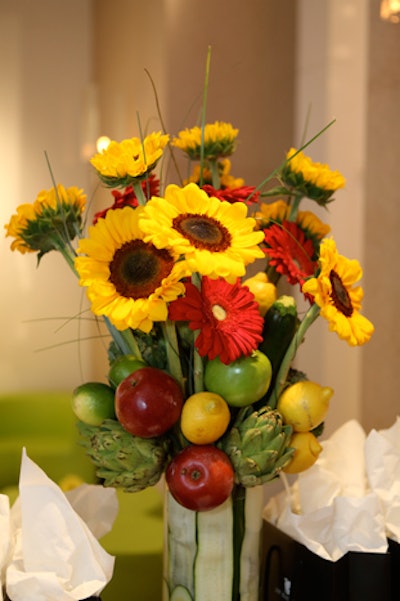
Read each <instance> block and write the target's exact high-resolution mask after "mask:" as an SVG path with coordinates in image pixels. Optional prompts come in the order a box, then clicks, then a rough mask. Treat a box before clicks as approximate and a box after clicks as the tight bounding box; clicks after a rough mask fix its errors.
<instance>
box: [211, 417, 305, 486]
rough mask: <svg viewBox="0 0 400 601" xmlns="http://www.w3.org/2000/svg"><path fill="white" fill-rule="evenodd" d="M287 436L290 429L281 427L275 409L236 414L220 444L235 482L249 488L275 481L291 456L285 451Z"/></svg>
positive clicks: (291, 451)
mask: <svg viewBox="0 0 400 601" xmlns="http://www.w3.org/2000/svg"><path fill="white" fill-rule="evenodd" d="M291 435H292V428H291V426H288V425H283V421H282V416H281V415H280V413H279V412H278V411H277V410H276V409H271V408H270V407H263V408H262V409H260V410H258V411H253V410H252V409H247V410H246V411H244V412H243V413H240V414H239V416H238V418H237V420H236V422H235V423H234V425H233V427H232V428H231V430H230V431H229V432H228V433H227V434H226V435H225V436H224V438H223V439H222V441H221V446H222V448H223V450H224V451H225V452H226V453H227V455H228V456H229V458H230V460H231V462H232V464H233V467H234V469H235V479H236V482H237V483H239V484H242V485H243V486H246V487H250V486H256V485H258V484H264V483H265V482H268V481H269V480H272V479H273V478H275V477H277V476H278V475H279V473H280V471H281V470H282V468H283V467H284V466H285V465H286V464H287V463H289V461H290V460H291V458H292V455H293V453H294V449H292V448H290V447H289V442H290V438H291Z"/></svg>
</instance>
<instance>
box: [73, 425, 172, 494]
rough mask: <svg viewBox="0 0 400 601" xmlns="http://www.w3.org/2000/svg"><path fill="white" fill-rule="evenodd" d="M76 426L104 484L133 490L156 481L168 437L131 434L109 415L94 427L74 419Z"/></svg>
mask: <svg viewBox="0 0 400 601" xmlns="http://www.w3.org/2000/svg"><path fill="white" fill-rule="evenodd" d="M78 429H79V432H80V434H81V444H82V446H84V447H85V448H86V450H87V454H88V455H89V457H90V459H91V460H92V462H93V463H94V465H95V466H96V475H97V477H98V478H101V479H102V480H103V484H104V486H113V487H115V488H122V489H123V490H124V491H125V492H137V491H139V490H143V489H144V488H147V487H148V486H152V485H153V484H156V483H157V482H158V481H159V479H160V477H161V474H162V473H163V471H164V468H165V465H166V463H167V461H168V459H169V447H170V442H169V440H168V438H166V437H161V436H160V437H157V438H140V437H138V436H132V434H129V433H128V432H126V431H125V430H124V429H123V428H122V426H121V424H120V423H119V422H118V421H116V420H113V419H106V420H104V421H103V423H102V424H101V425H100V426H97V427H96V426H89V425H87V424H84V423H83V422H78Z"/></svg>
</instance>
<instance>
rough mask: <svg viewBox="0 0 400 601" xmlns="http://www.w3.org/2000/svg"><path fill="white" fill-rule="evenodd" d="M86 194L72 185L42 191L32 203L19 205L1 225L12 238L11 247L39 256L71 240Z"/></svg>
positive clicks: (78, 222) (75, 233) (78, 229)
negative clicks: (14, 212) (3, 224)
mask: <svg viewBox="0 0 400 601" xmlns="http://www.w3.org/2000/svg"><path fill="white" fill-rule="evenodd" d="M85 205H86V195H85V194H84V193H83V191H82V190H80V189H79V188H77V187H75V186H72V187H70V188H64V186H62V185H61V184H58V186H57V188H56V189H55V188H51V190H42V191H41V192H39V194H38V196H37V198H36V200H35V201H34V202H33V203H25V204H21V205H20V206H19V207H17V213H16V214H15V215H12V217H11V220H10V222H9V223H8V225H6V226H5V229H6V231H7V233H6V236H12V237H14V238H15V240H13V242H12V243H11V249H12V250H18V251H19V252H21V253H26V252H38V253H39V257H41V256H42V255H44V254H45V253H46V252H49V251H50V250H55V249H60V246H62V245H63V244H66V243H67V242H68V241H69V240H73V239H74V238H75V237H76V236H77V235H78V233H79V232H80V229H81V225H82V213H83V211H84V209H85Z"/></svg>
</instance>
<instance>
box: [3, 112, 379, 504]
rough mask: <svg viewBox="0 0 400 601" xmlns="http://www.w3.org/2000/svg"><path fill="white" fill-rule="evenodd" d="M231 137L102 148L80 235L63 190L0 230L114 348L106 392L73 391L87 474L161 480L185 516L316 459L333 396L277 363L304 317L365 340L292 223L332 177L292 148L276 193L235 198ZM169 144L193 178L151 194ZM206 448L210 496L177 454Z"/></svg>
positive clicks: (354, 270) (353, 295)
mask: <svg viewBox="0 0 400 601" xmlns="http://www.w3.org/2000/svg"><path fill="white" fill-rule="evenodd" d="M237 136H238V130H237V129H235V128H233V127H232V125H231V124H229V123H224V122H215V123H212V124H206V125H205V126H203V127H193V128H191V129H185V130H184V131H181V132H179V133H178V135H177V136H176V137H173V138H171V137H170V136H169V135H168V134H166V133H163V132H155V133H151V134H150V135H147V136H146V137H144V139H139V138H131V139H127V140H123V141H122V142H119V143H118V142H115V141H112V142H111V143H110V144H109V146H108V147H107V148H106V149H105V150H103V151H102V152H100V153H98V154H96V155H95V156H94V157H93V158H92V159H91V164H92V165H93V167H94V169H95V170H96V172H97V174H98V176H99V178H100V180H101V181H102V182H103V184H104V185H105V186H107V187H108V188H111V189H112V195H113V197H114V203H113V204H112V206H110V207H109V208H108V209H106V210H103V211H101V212H98V213H97V214H96V215H95V218H94V221H93V224H92V225H91V226H90V227H89V228H88V232H87V233H85V226H86V224H85V220H84V217H83V215H84V210H85V205H86V195H85V194H84V192H83V191H82V190H79V189H78V188H76V187H70V188H65V187H64V186H62V185H61V184H58V185H54V187H53V188H52V189H51V190H49V191H41V192H40V193H39V195H38V197H37V198H36V200H35V201H34V202H33V203H32V204H22V205H20V206H19V207H18V208H17V212H16V214H15V215H13V216H12V217H11V220H10V222H9V223H8V225H6V235H7V236H11V237H12V238H13V241H12V244H11V248H12V250H18V251H20V252H22V253H25V252H30V253H36V254H37V257H38V262H39V261H40V260H41V259H42V257H43V256H44V255H45V254H46V253H48V252H50V251H51V250H56V251H59V252H60V253H61V254H62V255H63V256H64V258H65V259H66V261H67V263H68V265H69V266H70V267H71V269H72V270H73V271H74V273H76V275H77V276H78V278H79V284H80V285H81V286H83V287H85V288H86V291H87V297H88V299H89V301H90V305H91V311H92V313H93V315H94V316H95V317H96V319H97V318H100V317H101V318H102V319H103V320H104V323H105V324H106V326H107V328H108V332H109V334H110V336H111V342H110V346H109V351H108V356H109V363H110V372H109V374H108V381H107V382H103V383H100V382H97V383H84V384H82V385H80V386H78V387H77V389H76V390H75V391H74V395H73V410H74V411H75V413H76V415H77V417H78V419H79V425H80V430H81V434H82V438H83V444H85V445H86V447H87V450H88V454H89V455H90V457H91V458H92V460H93V462H94V463H95V465H96V466H97V470H98V475H99V476H100V477H101V478H102V479H103V481H104V484H105V485H106V486H107V485H111V486H121V487H123V488H124V489H125V490H130V491H134V490H140V489H142V488H144V487H146V486H149V485H152V484H154V483H155V482H157V481H158V480H159V478H160V477H161V475H162V473H163V472H166V475H167V481H168V483H169V485H170V489H171V491H172V494H173V495H175V497H176V499H177V500H178V502H180V503H181V504H183V505H184V506H187V507H189V508H191V509H195V510H204V509H210V508H212V507H214V506H216V505H218V504H220V503H221V502H223V501H224V499H225V498H226V496H228V495H229V494H230V493H231V491H232V487H233V486H234V484H235V483H236V484H240V485H242V486H245V487H246V486H254V485H256V484H261V483H264V482H266V481H268V480H270V479H272V478H274V477H276V476H277V475H279V473H280V472H281V470H284V471H288V472H296V471H300V470H302V469H305V468H307V467H309V466H310V465H311V464H312V463H313V462H314V461H315V460H316V458H317V456H318V453H319V451H320V449H321V447H320V445H319V443H318V441H317V436H318V434H319V433H320V431H321V426H322V425H323V422H324V419H325V416H326V413H327V410H328V404H329V398H330V396H331V395H332V393H333V391H332V389H330V388H329V387H323V386H320V385H319V384H317V383H315V382H310V381H309V380H308V379H307V376H306V375H305V374H304V373H302V372H299V371H296V370H294V369H293V368H292V362H293V359H294V357H295V354H296V351H297V348H298V346H299V345H300V343H301V342H302V340H303V339H304V336H305V334H306V331H307V329H308V328H309V327H310V325H311V324H312V323H313V322H314V321H315V319H316V318H317V317H318V316H321V317H323V318H324V319H326V320H327V322H328V326H329V329H330V330H331V331H334V332H336V333H337V335H338V336H339V337H340V338H342V339H343V340H345V341H346V342H347V343H348V344H350V345H353V346H354V345H361V344H364V343H366V342H367V341H368V340H369V338H370V337H371V335H372V333H373V326H372V324H371V323H370V322H369V321H368V320H367V319H366V318H365V317H364V316H363V315H362V314H361V312H360V310H361V301H362V296H363V291H362V288H361V287H360V286H359V285H358V284H357V282H358V281H359V280H360V278H361V276H362V271H361V267H360V265H359V263H358V261H356V260H350V259H347V258H346V257H344V256H342V255H340V254H339V252H338V250H337V248H336V244H335V241H334V239H333V237H329V233H330V228H329V226H327V225H326V224H324V223H322V222H321V221H320V219H319V218H318V217H317V216H316V215H315V214H314V213H313V212H312V211H309V210H300V205H301V203H302V201H303V199H309V200H311V201H313V202H315V203H317V204H318V205H321V206H323V207H325V206H326V205H327V204H328V203H330V202H332V200H333V194H334V192H335V191H336V190H338V189H339V188H341V187H343V186H344V185H345V180H344V178H343V176H342V175H341V174H340V173H339V172H337V171H333V170H331V169H330V168H329V166H327V165H324V164H320V163H317V162H314V161H313V160H312V159H311V158H309V157H308V156H306V155H305V154H304V153H303V150H304V148H303V149H300V150H297V149H295V148H291V149H290V150H289V151H288V152H287V154H286V157H285V158H284V160H283V162H282V165H281V166H280V167H279V168H278V169H277V170H276V171H275V172H274V174H273V178H272V177H270V178H267V180H266V182H270V181H271V180H272V179H274V180H275V182H276V184H275V185H274V186H273V187H270V188H269V189H267V191H266V190H265V187H266V184H265V183H264V184H263V185H262V186H259V187H254V186H246V185H245V184H244V181H243V180H242V179H238V178H235V177H233V176H232V175H231V173H230V169H231V164H230V160H229V157H230V156H231V155H232V154H233V152H234V151H235V147H236V142H237ZM167 149H169V150H170V151H171V152H174V151H175V152H177V151H180V152H183V153H185V155H186V156H187V159H188V162H189V164H190V166H191V167H193V164H194V168H193V169H192V170H191V175H190V177H189V178H188V180H186V181H184V182H181V183H180V184H179V185H178V184H169V185H167V186H166V187H165V189H163V190H162V185H161V182H160V180H159V178H158V177H157V175H156V171H157V166H158V164H159V162H160V161H161V160H162V158H163V157H164V156H165V153H166V150H167ZM161 190H162V191H161ZM268 197H275V200H273V201H272V202H267V201H266V200H265V199H268ZM276 197H278V200H276ZM261 259H262V260H263V268H262V269H260V270H258V271H257V270H256V273H254V274H253V275H251V274H250V275H249V274H248V273H247V272H246V270H247V268H248V266H249V265H251V264H252V263H254V262H255V261H256V260H261ZM281 279H283V280H286V281H287V283H288V284H290V285H291V286H295V287H298V289H299V290H300V291H301V292H302V293H303V295H304V298H305V301H306V303H307V304H308V310H307V311H306V312H305V314H304V316H303V317H300V316H299V314H298V310H297V306H296V301H295V299H294V296H290V295H288V294H285V295H283V294H280V293H279V282H280V280H281ZM211 447H212V449H211V450H212V453H213V461H214V460H215V461H217V462H221V461H222V462H225V464H226V467H225V471H224V478H223V479H221V478H220V475H219V476H218V477H219V487H215V485H214V488H215V490H216V493H215V494H214V495H210V494H209V490H208V489H209V488H210V486H207V483H204V482H203V481H202V478H201V477H199V474H198V465H197V464H196V465H197V468H196V470H197V471H196V476H194V472H193V473H192V474H191V482H189V483H188V482H185V481H184V479H183V478H182V477H181V476H180V475H179V474H180V472H179V469H178V467H179V466H180V463H179V461H178V460H180V461H182V459H181V458H182V454H184V453H187V452H188V449H189V448H190V449H191V453H192V455H191V463H190V461H189V460H188V465H192V464H193V462H194V459H193V458H195V459H196V461H197V463H199V462H200V464H201V463H202V462H204V465H206V464H207V462H208V461H210V459H209V458H208V455H206V453H205V452H206V451H207V452H208V453H209V452H210V448H211ZM215 455H216V457H215ZM177 466H178V467H177ZM208 477H209V478H211V476H210V475H209V476H208ZM195 478H196V479H197V483H196V486H194V484H193V483H194V482H195ZM204 488H205V490H206V491H207V494H204V495H203V494H202V489H204ZM203 497H204V498H203Z"/></svg>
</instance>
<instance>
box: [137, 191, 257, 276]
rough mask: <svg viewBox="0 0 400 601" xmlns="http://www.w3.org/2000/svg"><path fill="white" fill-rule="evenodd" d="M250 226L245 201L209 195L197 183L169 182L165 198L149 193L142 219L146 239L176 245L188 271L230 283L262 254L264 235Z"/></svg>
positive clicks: (241, 274) (250, 222) (162, 246)
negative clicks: (224, 199) (222, 198)
mask: <svg viewBox="0 0 400 601" xmlns="http://www.w3.org/2000/svg"><path fill="white" fill-rule="evenodd" d="M254 226H255V220H254V219H252V218H250V217H247V207H246V205H245V204H244V203H242V202H236V203H234V204H230V203H229V202H226V201H220V200H218V198H214V197H212V198H210V197H208V196H207V194H206V193H205V192H204V191H203V190H201V189H200V188H199V187H198V186H197V185H196V184H188V185H187V186H184V187H183V188H180V187H179V186H176V185H175V184H171V185H169V186H168V187H167V189H166V191H165V198H156V197H154V198H152V199H151V200H150V201H149V202H148V203H147V205H146V206H145V207H144V210H143V213H142V214H141V218H140V227H141V229H142V230H143V232H144V234H145V235H144V240H145V241H146V242H152V243H153V244H154V245H155V246H156V247H157V248H168V247H172V248H174V250H175V252H176V253H178V254H180V255H183V256H184V257H185V259H186V261H187V263H188V265H189V267H190V269H191V271H192V272H199V273H200V275H208V276H210V277H213V278H216V277H218V276H221V277H223V278H225V279H226V280H228V281H230V282H235V281H236V278H237V277H242V276H243V275H244V274H245V266H246V265H248V264H249V263H252V262H253V261H254V260H255V259H257V258H262V257H263V256H264V255H263V252H262V251H261V249H260V248H259V246H258V244H259V243H260V242H262V240H263V238H264V234H263V232H256V231H254Z"/></svg>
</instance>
